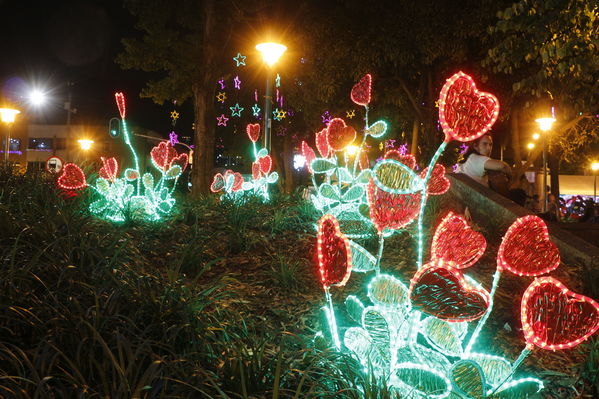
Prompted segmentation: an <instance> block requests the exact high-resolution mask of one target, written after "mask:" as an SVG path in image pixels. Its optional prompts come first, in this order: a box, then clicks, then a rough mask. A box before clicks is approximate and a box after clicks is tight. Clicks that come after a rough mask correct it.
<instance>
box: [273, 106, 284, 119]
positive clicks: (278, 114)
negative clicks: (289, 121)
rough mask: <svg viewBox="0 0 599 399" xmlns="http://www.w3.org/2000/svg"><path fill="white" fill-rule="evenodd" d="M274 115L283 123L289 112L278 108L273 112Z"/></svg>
mask: <svg viewBox="0 0 599 399" xmlns="http://www.w3.org/2000/svg"><path fill="white" fill-rule="evenodd" d="M272 115H273V118H274V119H275V120H278V121H281V120H283V119H285V117H286V116H287V111H283V110H281V109H278V108H276V109H275V110H274V111H272Z"/></svg>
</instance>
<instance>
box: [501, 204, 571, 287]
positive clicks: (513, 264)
mask: <svg viewBox="0 0 599 399" xmlns="http://www.w3.org/2000/svg"><path fill="white" fill-rule="evenodd" d="M559 262H560V256H559V250H558V249H557V247H556V246H555V244H554V243H552V242H551V241H549V231H548V230H547V225H546V224H545V222H544V221H543V219H541V218H540V217H538V216H534V215H528V216H523V217H521V218H518V219H516V221H515V222H514V223H513V224H512V225H511V226H510V228H509V229H508V231H507V232H506V233H505V235H504V236H503V240H502V241H501V245H500V246H499V252H498V253H497V265H498V267H499V268H500V269H501V270H503V269H507V270H509V271H510V272H512V273H514V274H517V275H519V276H540V275H542V274H546V273H549V272H551V271H552V270H555V269H556V268H557V267H558V266H559Z"/></svg>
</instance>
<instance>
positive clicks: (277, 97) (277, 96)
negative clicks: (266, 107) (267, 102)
mask: <svg viewBox="0 0 599 399" xmlns="http://www.w3.org/2000/svg"><path fill="white" fill-rule="evenodd" d="M276 99H277V100H276V101H277V102H279V89H277V95H276Z"/></svg>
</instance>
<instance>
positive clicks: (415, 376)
mask: <svg viewBox="0 0 599 399" xmlns="http://www.w3.org/2000/svg"><path fill="white" fill-rule="evenodd" d="M395 374H396V375H397V378H399V379H400V380H401V381H402V382H403V383H404V384H406V385H407V386H408V388H407V389H406V390H407V391H408V392H411V393H412V394H413V395H414V396H415V397H424V398H429V399H435V398H444V397H446V396H447V395H448V393H449V391H450V390H451V387H450V386H449V384H448V381H447V379H446V378H445V376H444V375H443V374H442V373H440V372H439V371H437V370H433V369H427V368H426V367H423V366H421V365H419V364H416V363H411V362H408V363H401V364H398V365H397V368H396V370H395Z"/></svg>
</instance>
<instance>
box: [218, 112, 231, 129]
mask: <svg viewBox="0 0 599 399" xmlns="http://www.w3.org/2000/svg"><path fill="white" fill-rule="evenodd" d="M216 120H217V121H218V123H217V124H216V126H227V121H228V120H229V118H227V117H226V116H225V114H221V115H220V116H217V117H216Z"/></svg>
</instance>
